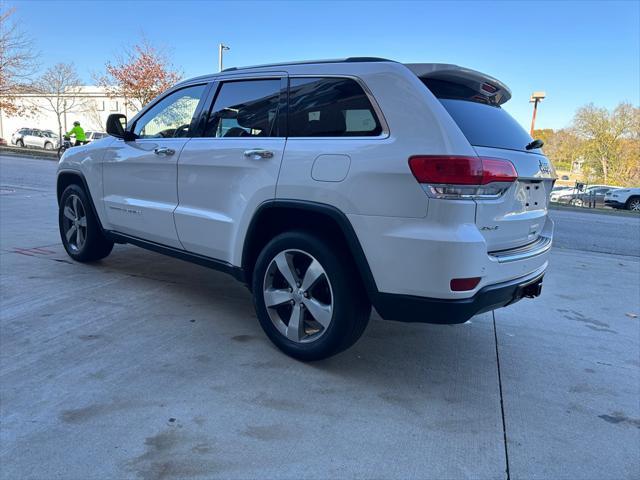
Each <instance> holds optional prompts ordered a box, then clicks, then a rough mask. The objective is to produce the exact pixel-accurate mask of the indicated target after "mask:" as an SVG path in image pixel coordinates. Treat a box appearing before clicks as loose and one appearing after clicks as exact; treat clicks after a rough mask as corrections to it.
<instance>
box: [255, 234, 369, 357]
mask: <svg viewBox="0 0 640 480" xmlns="http://www.w3.org/2000/svg"><path fill="white" fill-rule="evenodd" d="M341 252H342V250H341V249H340V248H331V244H330V241H328V240H325V239H323V238H320V237H318V236H316V235H313V234H310V233H307V232H303V231H292V232H285V233H282V234H280V235H278V236H276V237H275V238H273V239H272V240H271V241H270V242H269V243H268V244H267V245H266V246H265V247H264V249H263V250H262V252H261V253H260V255H259V256H258V259H257V261H256V265H255V268H254V272H253V281H252V287H253V298H254V305H255V308H256V313H257V316H258V320H259V321H260V325H261V326H262V329H263V330H264V331H265V333H266V334H267V336H268V337H269V339H270V340H271V341H272V342H273V343H274V344H275V345H276V346H277V347H278V348H279V349H280V350H282V351H283V352H284V353H286V354H287V355H290V356H292V357H294V358H297V359H300V360H306V361H310V360H321V359H324V358H327V357H330V356H332V355H335V354H337V353H339V352H341V351H343V350H346V349H347V348H349V347H350V346H352V345H353V344H354V343H355V342H356V341H357V340H358V339H359V338H360V336H361V335H362V333H363V332H364V330H365V328H366V326H367V323H368V322H369V316H370V314H371V305H370V303H369V301H368V299H367V296H366V293H365V291H364V288H363V286H362V282H361V280H360V278H359V275H358V272H357V270H356V268H355V265H354V264H353V262H352V260H351V259H350V258H349V257H348V256H347V255H345V254H343V253H341Z"/></svg>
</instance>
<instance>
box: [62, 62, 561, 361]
mask: <svg viewBox="0 0 640 480" xmlns="http://www.w3.org/2000/svg"><path fill="white" fill-rule="evenodd" d="M510 96H511V93H510V91H509V90H508V88H507V87H506V86H505V85H504V84H502V83H501V82H499V81H498V80H496V79H494V78H492V77H489V76H487V75H484V74H481V73H479V72H475V71H472V70H469V69H464V68H461V67H457V66H454V65H444V64H412V65H403V64H400V63H396V62H392V61H388V60H383V59H371V58H351V59H346V60H342V61H319V62H307V63H291V64H278V65H266V66H259V67H250V68H243V69H230V70H226V71H224V72H221V73H220V74H217V75H211V76H206V77H200V78H196V79H193V80H189V81H187V82H183V83H182V84H179V85H177V86H176V87H174V88H173V89H171V90H169V91H168V92H166V93H165V94H163V95H161V96H160V97H158V98H157V99H156V100H154V101H153V102H151V104H150V105H149V106H147V107H146V108H145V109H143V110H142V111H141V112H140V113H139V114H138V115H136V117H134V118H133V119H131V120H130V121H129V122H126V119H124V118H123V116H122V115H117V114H116V115H112V116H111V117H110V119H109V122H108V131H109V133H110V134H111V135H112V136H113V137H115V138H109V139H105V140H102V141H100V142H95V143H93V144H91V145H89V146H85V147H78V148H75V149H72V150H70V151H68V152H67V153H65V156H64V157H63V159H62V160H61V163H60V169H59V175H58V197H59V202H60V217H59V218H60V230H61V238H62V241H63V243H64V245H65V248H66V249H67V252H68V253H69V255H71V256H72V257H73V258H75V259H77V260H80V261H88V260H95V259H97V258H103V257H105V256H106V255H108V253H109V252H110V251H111V247H112V246H113V243H114V242H119V243H132V244H136V245H139V246H142V247H145V248H149V249H152V250H155V251H159V252H162V253H165V254H169V255H172V256H176V257H179V258H182V259H185V260H190V261H194V262H197V263H200V264H202V265H206V266H210V267H213V268H217V269H219V270H223V271H225V272H228V273H231V274H232V275H233V276H235V277H236V278H237V279H239V280H241V281H243V282H244V283H246V284H247V285H248V286H249V288H250V289H251V290H252V292H253V294H254V299H255V304H256V312H257V315H258V318H259V320H260V323H261V325H262V327H263V328H264V330H265V332H266V333H267V335H268V336H269V338H271V340H273V342H274V343H275V344H276V345H278V347H279V348H281V349H282V350H283V351H285V352H286V353H288V354H290V355H292V356H295V357H297V358H302V359H318V358H324V357H327V356H329V355H332V354H335V353H337V352H339V351H341V350H343V349H345V348H347V347H349V346H350V345H352V344H353V343H354V342H355V341H356V340H357V339H358V338H359V336H360V335H361V334H362V332H363V331H364V328H365V327H366V324H367V322H368V319H369V312H370V308H371V305H373V306H374V307H375V308H376V310H377V311H378V313H379V314H380V315H381V316H382V317H383V318H385V319H394V320H401V321H411V322H427V323H461V322H464V321H466V320H468V319H469V318H471V317H472V316H473V315H475V314H477V313H480V312H484V311H488V310H491V309H493V308H497V307H502V306H505V305H508V304H510V303H513V302H515V301H517V300H519V299H521V298H523V297H534V296H537V295H539V293H540V289H541V285H542V276H543V274H544V271H545V269H546V267H547V256H548V252H549V249H550V246H551V238H552V233H553V224H552V222H551V220H550V219H549V218H548V217H547V204H548V198H549V193H550V192H551V189H552V186H553V182H554V178H555V175H554V171H553V168H552V167H551V165H550V163H549V161H548V160H547V158H546V157H545V156H544V155H543V154H542V152H541V151H540V150H539V148H536V147H537V146H538V145H536V144H535V143H532V139H531V138H530V137H529V135H527V133H526V132H525V131H524V130H523V129H522V127H520V126H519V125H518V124H517V123H516V122H515V121H514V120H513V119H512V118H511V117H510V116H509V115H508V114H507V113H506V112H505V111H504V110H503V109H502V108H501V105H502V104H503V103H504V102H506V101H507V100H509V98H510ZM125 124H126V126H124V125H125Z"/></svg>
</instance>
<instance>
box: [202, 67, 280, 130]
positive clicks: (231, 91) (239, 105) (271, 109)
mask: <svg viewBox="0 0 640 480" xmlns="http://www.w3.org/2000/svg"><path fill="white" fill-rule="evenodd" d="M279 102H280V80H279V79H270V80H246V81H237V82H225V83H223V84H222V85H221V86H220V88H219V91H218V95H217V96H216V101H215V102H214V104H213V107H212V108H211V112H210V113H209V118H208V119H207V124H206V128H205V132H204V136H205V137H277V136H278V128H277V127H278V125H277V122H276V117H277V114H278V104H279Z"/></svg>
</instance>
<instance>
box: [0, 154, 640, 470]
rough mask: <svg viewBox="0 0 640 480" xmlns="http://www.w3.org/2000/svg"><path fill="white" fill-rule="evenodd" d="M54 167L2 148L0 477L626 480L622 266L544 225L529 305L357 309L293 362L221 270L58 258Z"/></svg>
mask: <svg viewBox="0 0 640 480" xmlns="http://www.w3.org/2000/svg"><path fill="white" fill-rule="evenodd" d="M54 172H55V164H53V163H52V162H41V161H34V160H28V159H23V158H20V159H18V160H14V159H11V158H7V157H0V274H1V280H0V418H1V427H0V478H2V479H13V478H47V479H49V478H73V479H76V478H77V479H88V478H142V479H160V478H162V479H172V478H211V477H216V478H371V477H376V478H460V477H463V478H506V477H507V473H508V475H509V477H510V478H532V477H534V478H572V479H573V478H611V479H618V478H636V477H637V472H638V471H640V460H639V459H638V455H637V452H638V448H639V447H640V407H639V405H638V398H640V397H639V396H640V363H639V356H640V346H639V343H640V340H639V338H640V323H639V320H638V317H637V316H636V315H638V314H640V312H639V309H640V306H639V295H640V291H639V289H640V286H639V282H640V262H639V260H638V258H637V256H621V255H609V254H601V253H594V252H592V251H584V250H583V249H571V248H570V247H571V245H578V246H579V247H583V246H584V245H583V244H580V243H579V240H576V241H575V243H572V241H571V238H572V237H571V235H572V233H571V222H567V223H565V222H563V218H561V217H560V218H558V219H556V220H557V225H558V230H559V231H563V230H561V229H565V230H564V233H563V235H566V236H565V237H564V240H563V241H561V246H560V248H557V249H555V251H554V252H553V254H552V262H551V268H550V271H549V273H548V275H547V277H546V278H545V287H544V293H543V296H542V297H540V298H539V299H537V300H535V301H530V300H523V301H522V302H520V303H518V304H516V305H513V306H511V307H509V308H506V309H500V310H497V311H496V312H495V316H494V315H493V314H491V313H489V314H484V315H481V316H478V317H475V318H474V319H472V321H471V322H468V323H467V324H464V325H458V326H435V325H410V324H402V323H395V322H384V321H382V320H380V319H379V318H378V317H377V315H375V314H374V317H373V318H372V321H371V323H370V325H369V328H368V329H367V331H366V332H365V334H364V336H363V338H362V339H361V340H360V341H359V342H358V343H357V344H356V345H355V346H354V347H353V348H352V349H350V350H348V351H347V352H344V353H343V354H341V355H338V356H336V357H334V358H332V359H330V360H327V361H324V362H319V363H313V364H304V363H300V362H296V361H294V360H292V359H290V358H288V357H285V356H284V355H282V354H281V353H279V351H277V350H276V349H275V348H274V347H273V346H272V345H271V344H270V343H269V342H268V340H267V339H266V338H265V336H264V335H263V333H262V331H261V330H260V328H259V326H258V324H257V320H256V318H255V314H254V312H253V308H252V305H251V301H250V297H249V294H248V292H247V291H246V289H245V288H244V287H242V286H241V285H240V284H238V283H237V282H235V281H233V280H232V279H231V278H230V277H227V276H225V275H223V274H220V273H218V272H214V271H211V270H207V269H205V268H202V267H198V266H195V265H191V264H187V263H184V262H181V261H178V260H175V259H171V258H166V257H162V256H160V255H157V254H154V253H151V252H146V251H144V250H140V249H137V248H135V247H131V246H116V247H115V248H114V251H113V253H112V254H111V256H109V257H108V258H106V259H105V260H103V261H102V262H98V263H96V264H93V265H82V264H77V263H74V262H72V261H71V260H70V259H69V258H68V257H67V256H66V254H65V253H64V250H63V248H62V246H61V245H60V241H59V237H58V232H57V222H56V203H55V195H54V192H53V190H54V189H53V178H54V177H53V176H54ZM563 213H564V212H563ZM555 214H556V212H554V215H555ZM592 216H594V215H589V217H592ZM616 218H619V217H616ZM630 221H631V222H634V221H636V219H631V220H630ZM638 225H640V223H625V224H624V225H621V226H617V227H616V229H617V230H616V232H618V230H622V233H619V234H616V235H611V237H617V238H627V235H631V238H633V237H632V235H633V233H634V229H636V228H637V227H638ZM565 227H566V228H565ZM574 230H575V229H574ZM582 234H583V228H581V229H580V231H575V232H574V233H573V235H575V236H576V238H577V236H580V235H582ZM620 245H621V246H619V247H616V248H622V249H624V248H626V246H625V245H626V243H622V244H620ZM586 247H589V245H586ZM586 247H585V248H586ZM587 250H588V248H587ZM496 340H497V342H496ZM505 438H506V443H505Z"/></svg>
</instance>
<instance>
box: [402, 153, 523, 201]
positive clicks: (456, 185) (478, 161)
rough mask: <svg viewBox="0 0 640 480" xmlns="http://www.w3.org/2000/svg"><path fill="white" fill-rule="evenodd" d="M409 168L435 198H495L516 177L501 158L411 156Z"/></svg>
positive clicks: (509, 163)
mask: <svg viewBox="0 0 640 480" xmlns="http://www.w3.org/2000/svg"><path fill="white" fill-rule="evenodd" d="M409 168H410V169H411V173H413V176H414V177H415V178H416V180H418V182H419V183H420V184H422V186H423V188H424V190H425V192H427V194H428V195H429V196H432V197H435V198H450V199H456V198H495V197H498V196H500V195H502V194H503V193H504V192H505V191H506V190H507V189H508V188H509V186H510V185H511V184H512V183H513V182H514V181H515V180H516V179H517V178H518V173H517V172H516V169H515V167H514V166H513V164H512V163H511V162H510V161H508V160H503V159H501V158H488V157H466V156H439V155H438V156H436V155H415V156H413V157H410V158H409Z"/></svg>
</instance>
